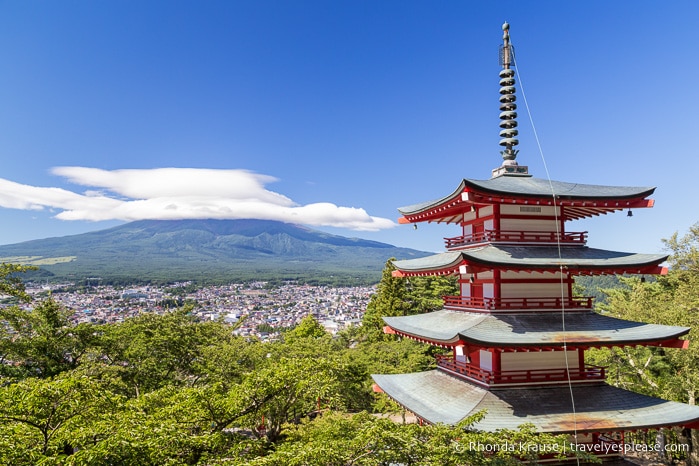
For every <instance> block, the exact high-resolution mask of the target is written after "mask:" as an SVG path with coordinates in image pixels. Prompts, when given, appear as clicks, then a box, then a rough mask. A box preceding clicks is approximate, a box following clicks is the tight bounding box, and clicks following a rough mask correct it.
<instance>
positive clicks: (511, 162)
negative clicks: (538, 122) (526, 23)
mask: <svg viewBox="0 0 699 466" xmlns="http://www.w3.org/2000/svg"><path fill="white" fill-rule="evenodd" d="M502 30H503V35H502V41H503V45H501V46H500V65H501V66H502V68H503V69H502V70H501V71H500V128H501V130H500V137H501V138H502V139H500V145H501V146H503V147H504V148H505V150H502V151H500V154H501V155H502V158H503V162H502V165H501V166H500V167H498V168H496V169H495V170H493V172H492V177H493V178H497V177H499V176H504V175H509V176H513V175H514V176H530V175H529V170H528V168H527V167H525V166H519V164H517V162H516V160H515V159H516V158H517V153H519V150H516V149H514V147H515V146H517V145H518V144H519V139H517V137H516V136H517V134H519V131H517V104H516V103H515V101H516V100H517V97H516V96H515V71H514V70H513V69H512V68H511V66H513V62H514V48H513V47H512V44H510V25H509V24H508V23H507V21H505V23H504V24H503V25H502Z"/></svg>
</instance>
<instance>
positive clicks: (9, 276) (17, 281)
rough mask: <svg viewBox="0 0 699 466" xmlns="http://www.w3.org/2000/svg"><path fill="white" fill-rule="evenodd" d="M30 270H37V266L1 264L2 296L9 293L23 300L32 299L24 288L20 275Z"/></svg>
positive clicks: (0, 282) (0, 281)
mask: <svg viewBox="0 0 699 466" xmlns="http://www.w3.org/2000/svg"><path fill="white" fill-rule="evenodd" d="M29 270H37V268H36V267H31V266H28V265H19V264H8V263H5V262H3V263H1V264H0V297H2V296H3V295H7V296H10V297H13V298H15V299H17V300H20V301H23V302H27V303H28V302H29V301H31V300H32V298H31V296H29V295H28V294H27V292H26V290H25V288H24V283H23V282H22V278H21V277H20V276H19V275H18V274H20V273H25V272H27V271H29Z"/></svg>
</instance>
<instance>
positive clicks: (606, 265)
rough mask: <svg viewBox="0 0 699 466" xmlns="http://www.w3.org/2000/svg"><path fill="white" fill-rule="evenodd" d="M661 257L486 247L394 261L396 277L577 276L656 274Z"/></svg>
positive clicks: (569, 249)
mask: <svg viewBox="0 0 699 466" xmlns="http://www.w3.org/2000/svg"><path fill="white" fill-rule="evenodd" d="M665 259H667V255H662V254H638V253H629V252H617V251H607V250H604V249H594V248H589V247H586V246H580V247H578V246H569V247H562V248H558V247H557V246H502V245H493V244H489V245H486V246H481V247H475V248H470V249H463V250H459V251H449V252H443V253H439V254H434V255H431V256H426V257H421V258H418V259H409V260H397V261H393V265H394V266H395V267H396V269H398V271H399V274H398V275H432V274H450V273H456V272H457V271H458V269H459V266H461V265H469V266H475V267H478V266H480V267H482V268H484V269H493V268H500V269H509V270H532V269H536V270H540V271H544V270H549V271H552V270H558V269H560V267H561V266H563V267H566V268H568V269H579V273H594V272H596V273H660V272H661V271H660V270H655V269H656V268H657V266H658V265H659V264H660V263H661V262H663V261H664V260H665Z"/></svg>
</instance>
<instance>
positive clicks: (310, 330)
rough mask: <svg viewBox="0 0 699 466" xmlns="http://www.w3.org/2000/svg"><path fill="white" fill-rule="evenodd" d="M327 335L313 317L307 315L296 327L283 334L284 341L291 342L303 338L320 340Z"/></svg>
mask: <svg viewBox="0 0 699 466" xmlns="http://www.w3.org/2000/svg"><path fill="white" fill-rule="evenodd" d="M327 333H328V332H326V331H325V328H323V326H322V325H320V324H319V323H318V321H317V320H316V319H315V317H313V316H311V315H309V316H306V317H304V318H303V319H302V320H301V322H299V324H298V325H297V326H296V327H294V328H293V329H291V330H290V331H288V332H286V333H284V340H286V341H289V342H291V341H294V340H299V339H303V338H311V339H315V338H322V337H324V336H325V335H326V334H327Z"/></svg>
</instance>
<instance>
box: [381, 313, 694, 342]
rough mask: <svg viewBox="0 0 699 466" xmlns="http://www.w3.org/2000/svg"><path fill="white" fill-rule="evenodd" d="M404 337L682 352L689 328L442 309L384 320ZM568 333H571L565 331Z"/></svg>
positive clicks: (583, 316) (585, 316)
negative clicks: (662, 348)
mask: <svg viewBox="0 0 699 466" xmlns="http://www.w3.org/2000/svg"><path fill="white" fill-rule="evenodd" d="M384 322H386V324H387V325H388V326H389V327H390V328H391V329H393V331H394V332H395V333H397V334H399V335H403V336H406V337H410V338H414V339H417V340H421V341H425V342H430V343H432V344H436V345H446V346H451V345H454V344H457V343H460V344H464V343H470V344H474V345H478V346H482V347H486V348H493V347H495V348H500V349H503V350H505V349H515V348H518V349H524V348H532V347H535V348H537V349H550V348H562V347H564V346H566V347H568V348H576V347H580V348H601V347H605V346H633V345H653V346H665V347H673V348H677V347H682V346H683V345H685V344H686V343H688V341H687V340H679V337H681V336H684V335H686V334H687V333H689V330H690V329H689V328H687V327H677V326H670V325H656V324H646V323H642V322H631V321H628V320H622V319H616V318H614V317H609V316H603V315H600V314H597V313H595V312H592V311H587V312H575V313H568V314H566V315H565V317H564V316H563V315H562V313H560V312H548V313H532V312H523V313H520V314H483V313H473V312H463V311H448V310H441V311H435V312H428V313H425V314H415V315H411V316H402V317H384ZM563 329H565V331H564V330H563Z"/></svg>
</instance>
